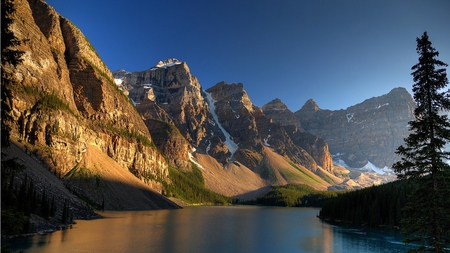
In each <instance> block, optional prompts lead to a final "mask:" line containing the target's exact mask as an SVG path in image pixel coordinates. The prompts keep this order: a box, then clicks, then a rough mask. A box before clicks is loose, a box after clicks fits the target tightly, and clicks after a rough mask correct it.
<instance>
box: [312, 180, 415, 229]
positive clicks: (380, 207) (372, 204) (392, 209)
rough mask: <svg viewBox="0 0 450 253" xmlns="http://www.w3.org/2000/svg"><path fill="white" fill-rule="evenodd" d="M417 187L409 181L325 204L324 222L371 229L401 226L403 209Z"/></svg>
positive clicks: (369, 190)
mask: <svg viewBox="0 0 450 253" xmlns="http://www.w3.org/2000/svg"><path fill="white" fill-rule="evenodd" d="M413 188H414V185H413V184H410V183H408V182H407V181H404V180H401V181H395V182H392V183H388V184H384V185H379V186H372V187H369V188H364V189H361V190H356V191H350V192H346V193H344V194H340V195H339V196H337V197H335V198H331V199H329V200H327V201H325V202H324V203H323V205H322V210H321V211H320V214H319V216H320V218H322V219H325V220H330V221H340V222H344V223H353V224H356V225H368V226H390V227H395V226H399V225H400V219H401V209H402V208H403V207H404V206H405V204H406V200H407V197H408V195H409V194H410V193H411V191H412V190H413Z"/></svg>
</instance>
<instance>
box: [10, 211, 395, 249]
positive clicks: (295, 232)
mask: <svg viewBox="0 0 450 253" xmlns="http://www.w3.org/2000/svg"><path fill="white" fill-rule="evenodd" d="M317 212H318V209H314V208H271V207H248V206H238V207H189V208H185V209H181V210H166V211H143V212H105V213H103V215H104V216H105V218H104V219H99V220H94V221H78V223H77V224H76V225H74V226H73V228H72V229H68V230H64V231H58V232H55V233H52V234H48V235H41V236H34V237H30V238H18V239H15V240H13V241H12V243H13V245H12V247H11V249H13V250H25V252H26V253H28V252H31V253H33V252H50V253H52V252H174V253H176V252H197V253H198V252H326V253H331V252H395V251H396V250H397V251H398V252H402V251H404V247H403V245H402V244H401V243H400V241H401V238H400V236H399V234H398V232H397V231H393V232H392V233H391V232H387V231H381V230H373V231H372V230H365V231H367V233H366V234H364V233H360V232H361V229H358V228H352V227H339V226H334V225H331V224H328V223H324V222H321V221H320V220H319V219H317V218H316V217H315V216H316V214H317Z"/></svg>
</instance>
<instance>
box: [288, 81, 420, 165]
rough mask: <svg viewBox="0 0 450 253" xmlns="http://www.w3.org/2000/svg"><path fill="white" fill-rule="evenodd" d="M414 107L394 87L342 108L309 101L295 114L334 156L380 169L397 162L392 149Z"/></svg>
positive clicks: (403, 133)
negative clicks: (322, 140)
mask: <svg viewBox="0 0 450 253" xmlns="http://www.w3.org/2000/svg"><path fill="white" fill-rule="evenodd" d="M414 108H415V103H414V100H413V99H412V97H411V95H410V94H409V93H408V92H407V91H406V89H404V88H395V89H393V90H392V91H391V92H389V93H388V94H386V95H383V96H380V97H374V98H371V99H367V100H365V101H364V102H362V103H360V104H357V105H354V106H351V107H349V108H347V109H345V110H337V111H330V110H322V109H320V108H319V106H318V105H317V104H316V103H315V102H314V101H313V100H308V101H307V102H306V103H305V105H304V106H303V107H302V108H301V109H300V110H299V111H297V112H295V114H296V115H297V116H298V117H299V118H300V122H301V125H302V127H303V128H304V129H305V131H307V132H309V133H312V134H314V135H317V136H320V137H321V138H323V139H325V140H326V141H327V143H328V145H329V149H330V152H331V153H332V154H334V155H335V156H336V159H342V160H343V161H344V162H345V163H346V164H347V165H348V166H350V167H353V168H361V167H363V166H365V165H366V164H367V163H368V162H369V161H370V162H371V163H372V164H374V165H376V166H377V167H379V168H382V167H384V166H387V167H390V166H392V164H393V163H394V162H395V161H397V159H398V156H396V155H395V151H396V149H397V147H399V146H400V145H401V144H403V139H404V138H405V137H407V136H408V134H409V130H408V122H409V121H411V120H412V119H413V110H414Z"/></svg>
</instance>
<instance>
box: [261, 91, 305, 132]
mask: <svg viewBox="0 0 450 253" xmlns="http://www.w3.org/2000/svg"><path fill="white" fill-rule="evenodd" d="M261 109H262V110H263V112H264V114H265V115H266V116H267V117H268V118H270V119H272V120H273V121H274V122H275V123H279V124H281V125H283V126H296V127H297V128H298V129H299V130H300V131H302V130H303V129H302V126H301V124H300V119H299V118H298V116H297V115H296V114H294V113H293V112H292V111H291V110H289V108H288V107H287V106H286V104H284V103H283V102H282V101H281V100H280V99H279V98H276V99H274V100H272V101H270V102H269V103H267V104H265V105H264V106H263V107H262V108H261Z"/></svg>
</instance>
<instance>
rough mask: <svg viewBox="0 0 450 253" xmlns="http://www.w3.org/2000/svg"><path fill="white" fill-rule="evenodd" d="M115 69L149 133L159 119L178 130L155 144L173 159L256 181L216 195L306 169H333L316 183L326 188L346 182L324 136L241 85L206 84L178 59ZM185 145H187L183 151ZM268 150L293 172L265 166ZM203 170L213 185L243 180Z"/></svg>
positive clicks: (296, 176)
mask: <svg viewBox="0 0 450 253" xmlns="http://www.w3.org/2000/svg"><path fill="white" fill-rule="evenodd" d="M113 73H114V75H115V78H116V79H120V81H118V82H117V83H120V85H121V87H122V89H125V93H128V94H129V96H130V98H131V99H132V100H133V101H134V102H135V103H136V109H137V110H138V111H139V113H140V114H141V115H142V117H143V118H144V122H146V124H147V126H148V127H149V129H150V131H151V132H152V133H153V131H154V130H155V129H154V127H155V122H157V123H156V124H157V125H159V127H157V129H166V130H164V131H159V130H158V132H159V133H163V132H166V133H167V132H168V129H174V131H169V132H177V134H176V136H177V137H176V141H174V138H175V135H174V134H170V135H165V134H158V136H159V138H161V141H159V142H158V144H157V146H158V148H159V149H160V150H163V153H164V154H165V156H166V157H167V158H168V159H169V160H170V164H171V165H173V166H176V167H178V168H180V169H184V170H189V157H191V158H190V159H191V161H194V162H196V163H199V165H200V166H201V167H203V168H205V170H206V171H208V170H210V169H211V167H214V168H215V167H217V166H218V167H223V169H224V170H226V168H229V166H237V167H238V168H240V171H242V172H243V173H244V174H245V175H246V176H247V177H248V181H249V182H253V185H254V187H253V188H251V189H250V188H248V187H247V188H245V190H244V189H242V191H241V190H237V189H241V188H242V187H240V186H239V185H237V184H236V183H233V184H229V185H228V187H221V189H220V190H219V189H216V190H215V191H217V192H219V193H222V194H225V195H228V196H230V192H233V194H234V195H231V196H235V195H242V194H246V192H248V191H257V190H258V188H264V187H265V186H267V185H270V184H286V183H296V182H300V181H301V180H300V178H301V177H302V175H303V174H302V173H303V171H307V172H305V173H308V174H309V173H311V172H312V173H313V174H314V173H316V175H315V176H314V177H317V175H322V174H329V176H330V177H328V178H333V180H334V181H333V180H328V181H329V182H327V181H325V180H324V179H323V178H321V177H320V176H318V179H317V180H319V181H320V184H316V185H315V187H317V188H321V189H326V187H328V186H330V185H331V184H334V183H335V182H338V181H339V182H340V181H342V180H341V179H338V178H336V177H334V175H332V173H331V171H332V169H333V167H332V162H331V161H332V160H331V155H330V153H329V152H328V146H327V144H326V142H325V141H324V140H323V139H320V138H316V137H314V136H313V135H311V134H308V133H304V132H302V133H301V132H300V131H297V129H286V128H285V127H283V126H281V125H280V124H277V123H274V122H272V120H271V119H269V118H268V117H266V115H264V113H263V112H262V110H261V109H260V108H258V107H257V106H255V105H254V104H253V103H252V102H251V100H250V97H249V96H248V94H247V92H246V91H245V89H244V86H243V84H240V83H238V84H236V83H233V84H228V83H225V82H219V83H217V84H216V85H214V86H213V87H211V88H209V89H207V90H203V88H202V87H201V85H200V84H199V82H198V80H197V78H196V77H195V76H193V75H192V74H191V73H190V70H189V67H188V65H187V63H186V62H182V61H179V60H177V59H168V60H165V61H161V62H159V63H158V64H156V65H155V66H154V67H151V68H150V69H148V70H145V71H139V72H133V73H128V74H125V75H122V73H124V71H123V70H121V71H117V72H113ZM164 125H165V127H163V126H164ZM175 129H178V131H179V132H178V131H176V130H175ZM163 135H164V136H163ZM182 137H183V138H184V141H183V138H182ZM294 141H295V142H294ZM167 143H174V144H170V145H167ZM175 143H178V144H179V145H177V144H175ZM181 146H184V147H186V148H183V149H184V151H183V150H182V149H181V148H180V147H181ZM170 149H173V150H170ZM269 150H270V152H269ZM310 154H313V155H310ZM271 156H281V157H284V158H283V159H284V160H286V161H289V162H287V163H282V164H281V165H280V166H286V167H289V168H290V169H289V170H290V172H287V171H284V172H280V171H279V170H280V168H279V166H268V163H270V160H271V158H270V157H271ZM206 157H209V158H207V159H206ZM276 159H280V158H276ZM203 163H206V165H205V164H203ZM288 174H289V175H288ZM203 175H204V177H205V180H206V182H205V183H206V185H207V186H210V189H213V188H215V187H214V186H218V185H222V184H221V183H220V181H224V180H225V181H227V180H228V181H230V182H238V181H240V180H238V178H237V176H236V175H234V174H231V173H230V174H227V175H223V177H221V178H217V177H208V172H205V173H203ZM299 180H300V181H299ZM211 186H212V187H211ZM216 188H217V187H216Z"/></svg>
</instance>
